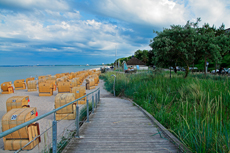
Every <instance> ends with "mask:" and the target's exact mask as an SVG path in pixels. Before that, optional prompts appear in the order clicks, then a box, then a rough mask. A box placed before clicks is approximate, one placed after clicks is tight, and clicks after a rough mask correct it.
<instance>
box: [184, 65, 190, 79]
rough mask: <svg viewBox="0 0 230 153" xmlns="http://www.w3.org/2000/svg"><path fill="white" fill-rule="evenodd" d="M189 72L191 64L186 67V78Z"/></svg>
mask: <svg viewBox="0 0 230 153" xmlns="http://www.w3.org/2000/svg"><path fill="white" fill-rule="evenodd" d="M188 72H189V66H188V65H187V67H186V68H185V76H184V78H187V76H188Z"/></svg>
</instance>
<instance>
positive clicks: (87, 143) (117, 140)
mask: <svg viewBox="0 0 230 153" xmlns="http://www.w3.org/2000/svg"><path fill="white" fill-rule="evenodd" d="M103 97H104V98H103ZM159 131H160V130H159ZM159 131H158V130H157V127H156V126H155V125H154V124H153V123H152V122H151V121H150V119H149V118H147V117H146V116H145V115H144V114H143V113H142V112H141V111H140V110H139V109H138V108H137V107H136V106H134V105H133V104H132V103H131V102H130V101H128V100H124V99H120V98H113V97H109V96H108V95H106V94H104V95H103V94H102V98H101V102H100V104H99V105H98V108H97V110H96V112H95V113H94V114H93V115H91V117H90V122H89V123H85V124H84V125H83V126H82V127H81V130H80V138H73V139H72V140H71V141H70V143H69V144H68V146H67V147H66V148H65V150H64V151H63V152H64V153H75V152H79V153H86V152H98V153H99V152H126V153H127V152H159V153H164V152H165V153H168V152H179V151H178V149H177V147H175V146H174V144H172V143H171V142H170V141H169V140H167V139H166V138H164V135H163V134H161V136H162V137H161V136H160V134H159Z"/></svg>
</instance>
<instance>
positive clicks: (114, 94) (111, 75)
mask: <svg viewBox="0 0 230 153" xmlns="http://www.w3.org/2000/svg"><path fill="white" fill-rule="evenodd" d="M111 76H114V84H113V94H114V97H115V80H116V75H114V74H113V75H111Z"/></svg>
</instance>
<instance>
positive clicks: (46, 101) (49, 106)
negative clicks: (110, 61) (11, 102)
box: [0, 68, 103, 153]
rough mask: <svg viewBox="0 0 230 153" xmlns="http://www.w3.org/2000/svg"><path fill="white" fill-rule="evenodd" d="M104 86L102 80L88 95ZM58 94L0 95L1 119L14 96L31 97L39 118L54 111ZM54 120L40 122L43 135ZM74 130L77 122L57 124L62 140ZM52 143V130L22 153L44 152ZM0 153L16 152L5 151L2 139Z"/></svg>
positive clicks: (24, 93)
mask: <svg viewBox="0 0 230 153" xmlns="http://www.w3.org/2000/svg"><path fill="white" fill-rule="evenodd" d="M96 70H100V68H97V69H96ZM85 84H86V82H85V80H84V82H83V83H82V86H85ZM102 86H103V81H102V80H100V83H99V84H98V86H96V88H95V89H92V90H86V93H87V94H88V93H90V92H92V91H94V90H96V89H97V88H99V87H101V88H103V87H102ZM57 94H58V91H54V92H53V95H52V96H45V97H40V96H39V95H38V91H34V92H27V90H14V93H12V94H0V119H1V120H2V117H3V115H4V114H5V113H6V100H7V99H8V98H10V97H12V96H29V99H30V102H29V105H30V107H36V108H37V112H38V116H40V115H42V114H45V113H47V112H49V111H51V110H53V109H54V99H55V96H56V95H57ZM91 98H92V95H91V96H89V97H88V99H89V101H91ZM84 106H85V105H79V107H80V110H81V109H82V108H83V107H84ZM53 118H54V115H53V114H51V115H49V116H47V117H45V118H43V119H41V120H39V121H38V123H39V126H40V133H41V134H42V133H44V132H45V131H46V130H47V129H49V128H50V127H51V126H52V121H53ZM1 127H2V124H1ZM74 129H76V126H75V120H61V121H58V124H57V130H58V134H57V135H58V139H59V140H60V139H61V137H62V136H64V135H68V133H69V130H74ZM0 132H2V128H1V129H0ZM51 143H52V128H50V129H49V130H47V132H45V134H43V135H42V136H41V142H40V143H39V145H37V146H36V147H35V148H33V149H32V150H29V151H21V152H34V153H35V152H43V150H44V148H45V146H48V145H49V144H51ZM0 152H3V153H8V152H9V153H12V152H14V151H8V150H4V144H3V138H1V139H0Z"/></svg>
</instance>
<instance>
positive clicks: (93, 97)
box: [92, 94, 94, 113]
mask: <svg viewBox="0 0 230 153" xmlns="http://www.w3.org/2000/svg"><path fill="white" fill-rule="evenodd" d="M92 113H94V96H93V94H92Z"/></svg>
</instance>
